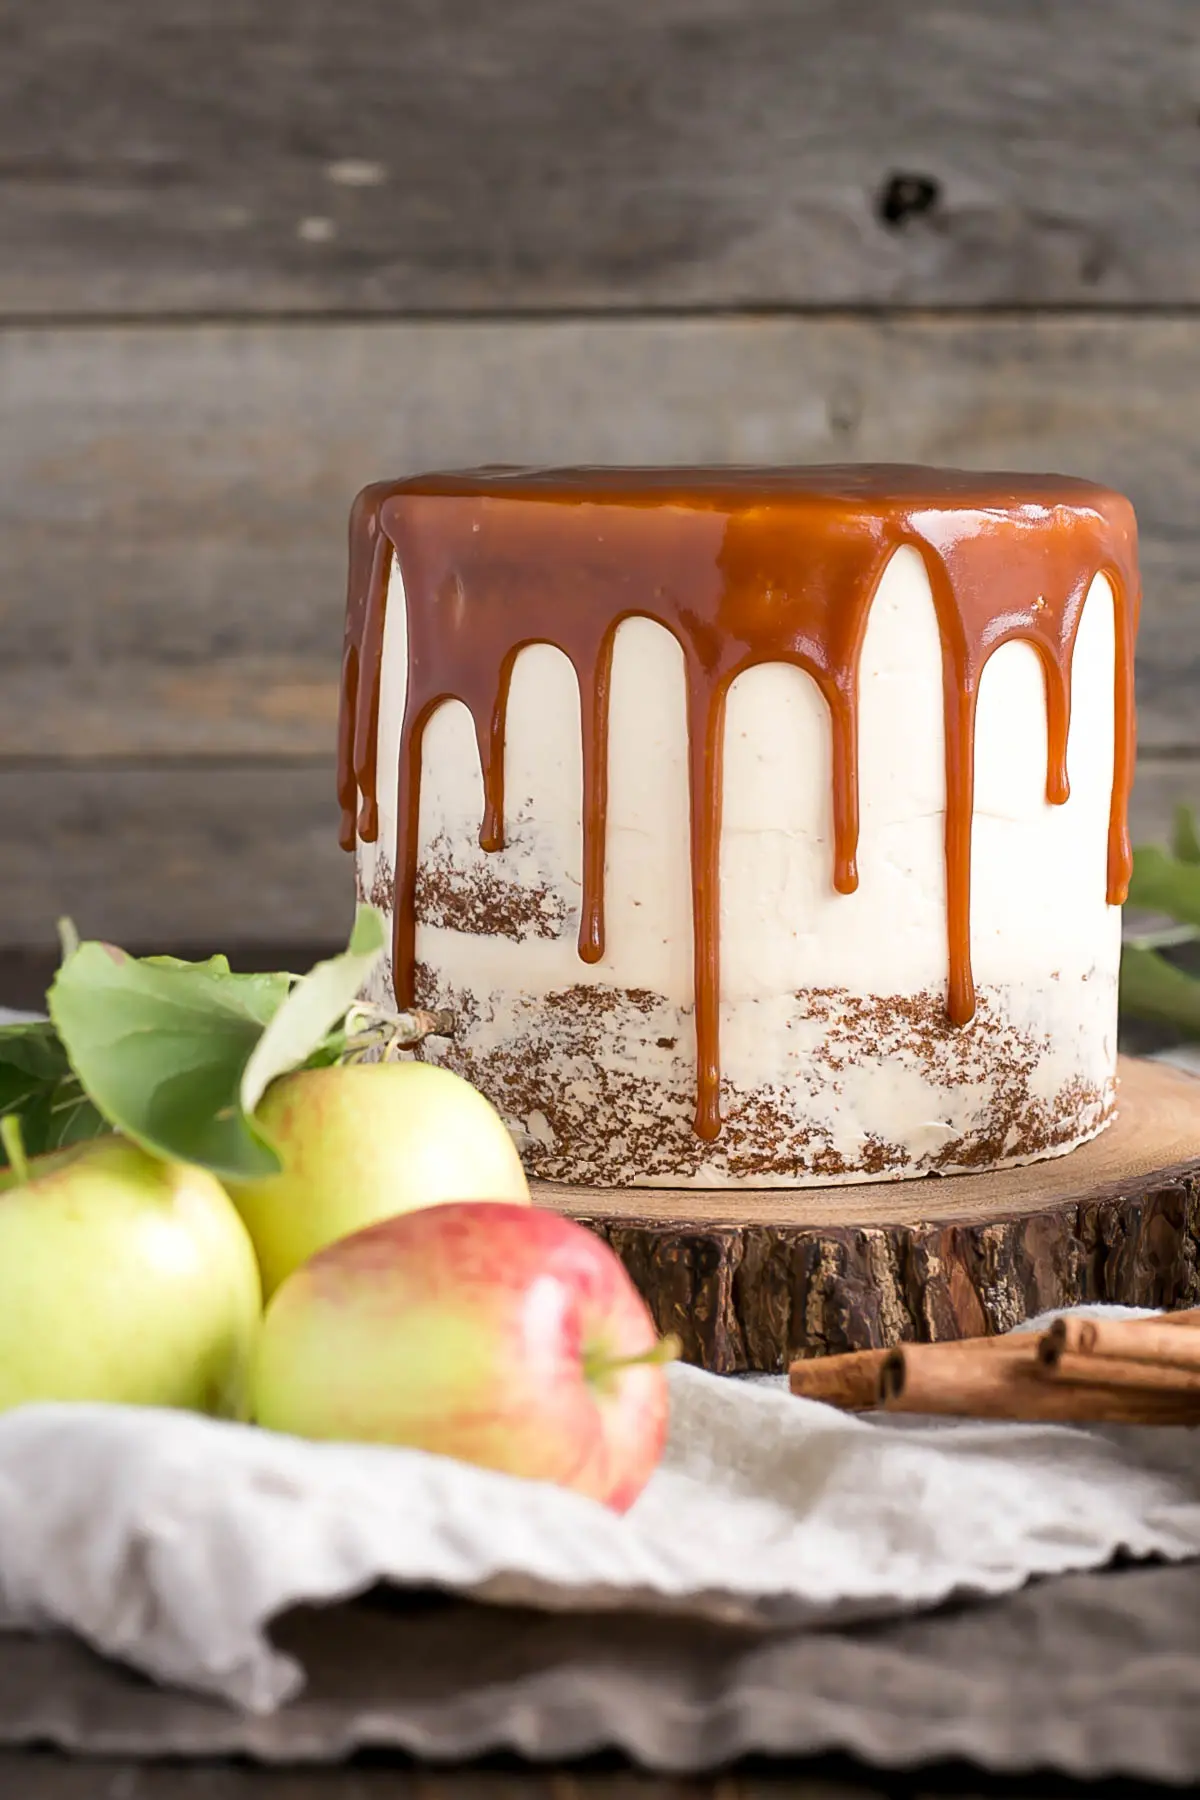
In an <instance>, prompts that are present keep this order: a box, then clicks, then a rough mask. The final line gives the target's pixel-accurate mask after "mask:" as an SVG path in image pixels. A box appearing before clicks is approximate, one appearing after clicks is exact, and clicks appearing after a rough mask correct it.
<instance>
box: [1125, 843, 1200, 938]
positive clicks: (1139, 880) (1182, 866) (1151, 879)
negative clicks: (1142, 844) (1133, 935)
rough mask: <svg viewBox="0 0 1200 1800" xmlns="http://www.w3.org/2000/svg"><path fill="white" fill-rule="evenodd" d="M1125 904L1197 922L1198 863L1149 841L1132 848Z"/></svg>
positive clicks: (1188, 922)
mask: <svg viewBox="0 0 1200 1800" xmlns="http://www.w3.org/2000/svg"><path fill="white" fill-rule="evenodd" d="M1129 904H1130V906H1137V907H1141V908H1143V909H1144V910H1145V911H1146V912H1160V913H1167V914H1169V915H1170V917H1171V918H1173V919H1178V920H1179V921H1180V923H1181V924H1185V925H1200V863H1194V862H1183V861H1180V860H1179V859H1178V858H1177V857H1174V856H1170V855H1168V853H1167V852H1166V851H1165V850H1159V849H1158V848H1157V847H1156V846H1153V845H1152V846H1149V847H1148V848H1145V849H1141V850H1136V851H1135V852H1134V856H1133V879H1132V881H1131V882H1130V884H1129Z"/></svg>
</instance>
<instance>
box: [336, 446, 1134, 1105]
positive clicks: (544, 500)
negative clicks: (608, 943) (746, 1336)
mask: <svg viewBox="0 0 1200 1800" xmlns="http://www.w3.org/2000/svg"><path fill="white" fill-rule="evenodd" d="M904 545H909V546H912V547H913V548H915V549H916V550H917V551H918V553H919V554H920V555H921V557H922V558H923V560H924V563H925V567H926V570H927V572H928V576H929V582H930V587H931V590H932V593H933V599H934V605H935V608H936V612H937V618H938V626H939V631H940V635H941V642H942V664H943V694H944V707H945V755H946V821H945V853H946V906H947V930H948V953H949V965H948V994H947V1005H948V1010H949V1013H950V1016H951V1017H952V1018H953V1019H954V1020H956V1021H957V1022H959V1023H966V1022H967V1021H968V1020H969V1019H970V1018H971V1016H972V1014H973V1013H974V1010H975V992H974V982H973V977H972V970H971V836H972V815H973V811H974V762H975V745H974V740H975V712H976V704H977V700H978V693H979V682H980V678H981V676H982V674H983V670H984V667H985V666H986V664H987V661H988V658H989V657H990V656H991V655H992V654H993V652H994V651H995V650H997V649H999V647H1000V646H1001V645H1002V644H1005V643H1009V642H1011V641H1013V640H1014V639H1019V640H1022V641H1024V642H1027V643H1029V644H1031V645H1032V646H1033V648H1034V649H1035V651H1036V652H1037V654H1038V656H1039V658H1040V660H1041V664H1042V668H1043V672H1044V679H1045V691H1046V719H1047V738H1048V756H1047V770H1046V797H1047V800H1048V801H1049V802H1050V803H1051V804H1053V805H1061V804H1062V803H1063V802H1064V801H1065V800H1066V799H1067V798H1068V792H1069V790H1068V784H1067V741H1068V734H1069V728H1070V715H1071V660H1072V654H1073V651H1074V646H1075V637H1076V632H1077V630H1078V626H1079V620H1080V616H1081V614H1082V610H1083V603H1084V601H1085V599H1086V598H1087V594H1088V590H1089V588H1090V586H1091V583H1092V581H1093V580H1094V578H1095V577H1096V576H1097V575H1100V574H1103V575H1104V576H1105V577H1106V578H1107V580H1108V581H1109V583H1110V585H1111V587H1112V591H1113V595H1114V600H1115V622H1116V691H1115V755H1114V768H1113V788H1112V807H1111V813H1110V822H1109V844H1108V890H1107V897H1108V900H1109V902H1110V903H1111V904H1119V903H1120V902H1121V901H1122V900H1123V899H1124V898H1125V893H1126V890H1127V887H1128V882H1129V875H1130V869H1131V858H1130V850H1129V837H1128V830H1127V812H1128V799H1129V791H1130V787H1131V785H1132V779H1133V762H1134V730H1135V723H1134V701H1133V642H1134V635H1135V631H1136V623H1137V611H1138V604H1139V595H1138V587H1137V564H1136V526H1135V522H1134V517H1133V511H1132V508H1131V507H1130V506H1129V503H1128V502H1127V501H1126V500H1124V499H1122V498H1121V496H1120V495H1117V494H1113V493H1110V492H1109V491H1108V490H1106V489H1103V488H1099V487H1095V486H1093V485H1091V484H1090V483H1087V482H1082V481H1074V480H1070V479H1068V478H1065V477H1059V476H1018V475H974V474H962V473H954V472H946V471H939V470H932V469H914V468H904V467H895V468H889V467H870V466H863V467H847V468H828V469H779V470H617V469H612V470H601V469H580V470H559V471H526V470H507V469H504V470H482V471H477V472H475V473H473V474H465V475H443V476H424V477H420V478H417V479H416V480H412V481H408V482H400V483H397V484H392V485H388V484H380V485H377V486H375V487H372V488H368V489H366V490H365V491H364V493H363V494H361V495H360V496H359V499H358V500H357V501H356V503H355V508H354V512H353V515H352V518H351V545H350V587H349V594H348V600H347V627H346V647H345V655H344V659H343V667H342V701H341V714H340V719H339V732H338V746H339V750H338V760H339V773H338V793H339V799H340V801H341V806H342V842H343V844H344V845H346V847H347V848H352V847H353V843H354V838H355V835H356V833H357V835H358V836H359V837H361V838H362V839H364V840H365V841H368V842H369V841H371V840H373V839H374V838H375V837H376V836H377V834H378V829H379V816H378V802H377V796H376V752H377V744H378V729H379V688H380V667H381V661H382V645H383V629H384V622H385V614H386V606H387V581H388V569H389V566H390V561H391V555H392V552H393V551H394V552H395V555H396V558H397V560H398V562H399V565H400V568H401V570H402V572H403V578H404V588H405V595H406V600H407V610H408V638H409V648H408V690H407V700H406V706H405V715H404V721H403V725H402V729H401V742H400V768H399V813H398V820H397V839H398V841H397V846H396V895H395V911H394V928H395V945H394V980H395V985H396V994H397V999H398V1000H399V1001H400V1002H401V1004H403V1005H409V1004H411V1003H412V1001H413V999H414V995H413V975H414V961H415V933H416V923H415V910H414V901H415V892H416V880H417V852H418V824H419V818H418V814H419V787H420V775H421V740H422V735H423V732H424V728H425V724H426V721H427V720H428V719H429V718H430V716H431V715H432V714H433V712H434V711H435V710H436V709H437V707H439V706H440V705H441V704H442V703H443V702H444V701H446V700H450V699H455V700H459V701H461V702H462V703H463V704H464V705H465V706H466V707H467V709H468V711H469V712H470V714H471V716H472V719H473V721H474V727H475V734H476V739H477V742H478V745H479V755H480V761H481V765H482V770H483V786H484V796H485V804H484V817H483V821H482V825H481V830H480V843H481V845H482V847H483V848H484V849H485V850H489V851H491V850H498V849H501V848H503V844H504V740H505V716H506V710H507V704H508V693H509V685H510V682H511V678H512V672H513V668H514V666H515V663H516V660H517V657H518V656H519V654H520V652H521V650H522V649H524V648H525V647H526V646H527V645H530V644H538V643H544V644H551V645H554V646H555V647H556V648H557V649H559V650H561V651H562V652H563V654H564V655H565V656H567V658H568V659H569V660H570V662H571V664H572V666H573V668H574V670H575V674H576V678H577V680H578V683H579V691H580V716H581V727H582V748H583V784H584V793H583V899H582V909H581V920H580V929H579V954H580V956H581V957H582V958H583V960H584V961H585V962H593V963H594V962H598V961H600V960H601V958H602V957H603V955H604V941H605V938H604V862H605V844H606V835H607V765H608V720H609V689H610V683H611V671H612V654H613V641H614V638H615V635H616V632H617V629H618V627H619V626H620V624H621V623H622V621H623V620H624V619H627V618H632V617H639V616H640V617H644V618H649V619H652V620H654V621H655V622H656V623H657V624H659V625H661V626H663V627H664V629H666V630H667V631H669V632H670V633H671V634H672V636H673V637H674V638H675V639H676V641H677V642H678V644H679V645H680V648H681V650H682V652H683V659H684V671H685V681H686V687H687V725H688V739H689V746H688V762H689V781H690V796H691V798H690V811H691V858H692V893H693V923H694V938H695V943H694V970H695V1025H696V1060H697V1075H696V1130H697V1132H698V1134H699V1135H700V1136H701V1137H703V1138H713V1137H715V1136H716V1135H717V1133H718V1132H719V1130H720V1125H721V1116H720V1087H721V1067H720V1042H719V1035H720V1034H719V1019H720V992H721V970H720V848H721V794H722V744H723V734H724V718H725V704H726V699H727V696H728V693H729V688H730V686H731V685H732V683H733V682H734V681H735V680H736V678H737V677H738V675H740V674H741V673H742V672H743V670H745V669H749V668H752V667H754V666H755V665H757V664H759V663H766V662H784V663H790V664H792V665H794V666H795V667H797V668H801V669H804V670H805V671H806V673H807V674H809V675H810V676H811V677H812V678H813V680H814V681H815V682H816V683H817V685H818V687H819V689H820V691H821V693H822V694H823V696H824V698H825V701H826V704H827V706H828V708H829V715H830V723H831V732H832V749H833V796H832V798H833V822H834V843H833V857H832V865H831V869H830V878H831V880H832V882H833V885H834V886H835V888H836V889H837V890H838V891H839V892H840V893H847V894H848V893H852V892H853V891H854V889H855V888H856V886H857V884H858V870H857V849H858V821H859V795H858V668H859V659H860V655H861V651H862V644H863V638H864V635H865V632H866V627H867V620H868V617H869V614H870V608H871V603H872V601H873V599H874V596H875V591H876V588H877V586H878V583H879V579H880V577H881V575H882V573H883V570H884V568H885V567H886V566H887V563H888V562H889V561H890V559H891V557H892V556H893V555H894V553H895V552H896V551H897V550H898V549H900V548H901V547H902V546H904ZM797 773H798V777H799V775H800V774H801V772H799V771H798V772H797ZM360 796H361V806H360ZM356 815H357V817H356Z"/></svg>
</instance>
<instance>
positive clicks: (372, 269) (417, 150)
mask: <svg viewBox="0 0 1200 1800" xmlns="http://www.w3.org/2000/svg"><path fill="white" fill-rule="evenodd" d="M1195 54H1196V14H1195V7H1194V3H1193V0H1048V3H1047V0H1004V4H1003V5H999V6H988V5H984V4H980V3H979V0H907V3H906V4H905V5H903V6H900V5H896V4H895V3H894V0H592V3H591V4H588V5H586V6H585V5H563V4H562V0H508V3H507V4H505V5H503V6H496V5H494V4H492V3H491V0H394V3H393V4H391V5H385V4H383V3H382V0H339V4H338V5H336V6H332V5H327V4H321V3H320V0H297V3H295V4H292V5H290V6H287V7H286V8H285V7H281V6H280V5H279V4H278V0H172V3H171V5H170V6H167V7H164V6H161V5H156V4H155V3H154V0H107V3H106V4H105V5H104V6H96V5H95V4H94V3H93V0H40V3H39V4H38V5H37V6H33V5H30V4H28V3H27V0H4V4H3V6H2V7H0V178H2V186H0V194H2V196H3V197H2V199H0V241H2V242H3V243H4V245H5V254H4V257H3V259H2V263H0V306H3V308H4V310H6V311H7V312H9V313H19V312H24V313H31V312H45V311H52V312H56V313H59V314H72V315H74V314H80V313H97V312H101V313H102V312H114V311H119V312H136V313H139V314H147V313H149V314H155V313H160V312H165V311H173V312H196V311H198V310H213V309H217V310H221V311H232V312H244V311H247V310H268V311H270V310H279V309H281V308H286V309H290V310H298V311H311V310H317V311H321V310H326V309H330V308H333V309H352V310H366V311H372V312H391V311H397V310H401V309H403V310H409V311H411V310H414V309H419V310H423V311H444V310H445V309H447V308H455V309H466V310H472V311H481V312H485V313H488V312H493V311H495V310H496V309H497V308H500V307H503V308H526V309H532V310H537V311H543V310H546V309H553V308H562V307H584V308H588V309H608V308H611V307H616V306H622V307H648V306H652V307H663V306H665V307H681V306H701V307H740V306H762V305H766V306H796V305H806V306H807V305H835V306H861V305H864V304H871V305H896V304H905V305H917V306H925V305H929V304H938V305H945V304H954V305H964V304H965V305H976V304H988V305H1021V306H1026V305H1031V304H1048V303H1049V304H1057V305H1062V304H1072V305H1084V306H1093V305H1096V304H1112V303H1124V302H1130V301H1132V302H1137V303H1145V302H1148V303H1153V304H1155V305H1181V304H1192V303H1195V302H1196V301H1197V300H1200V233H1197V230H1196V225H1197V178H1198V176H1200V129H1198V127H1197V116H1196V115H1197V89H1196V84H1195Z"/></svg>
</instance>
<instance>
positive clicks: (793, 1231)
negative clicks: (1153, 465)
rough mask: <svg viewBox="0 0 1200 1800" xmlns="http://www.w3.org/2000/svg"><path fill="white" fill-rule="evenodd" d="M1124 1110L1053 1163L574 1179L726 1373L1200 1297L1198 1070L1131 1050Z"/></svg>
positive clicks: (659, 1299) (593, 1212)
mask: <svg viewBox="0 0 1200 1800" xmlns="http://www.w3.org/2000/svg"><path fill="white" fill-rule="evenodd" d="M1120 1076H1121V1089H1120V1102H1119V1106H1120V1110H1119V1115H1118V1117H1117V1119H1116V1121H1115V1122H1114V1123H1113V1124H1112V1125H1111V1126H1109V1128H1108V1130H1107V1131H1105V1132H1102V1133H1101V1135H1100V1136H1099V1137H1098V1138H1096V1139H1095V1140H1094V1141H1093V1142H1092V1143H1090V1144H1085V1145H1084V1146H1083V1147H1082V1149H1079V1150H1075V1151H1073V1152H1072V1153H1071V1154H1070V1155H1068V1156H1064V1157H1060V1158H1057V1159H1055V1160H1052V1161H1049V1162H1040V1163H1031V1164H1029V1165H1028V1166H1026V1167H1023V1168H1018V1169H1005V1170H1001V1171H999V1172H996V1173H992V1174H979V1175H950V1176H941V1177H938V1176H934V1177H932V1178H930V1179H926V1180H921V1181H897V1182H864V1183H862V1184H858V1185H855V1186H851V1187H835V1188H758V1189H755V1190H753V1191H751V1192H747V1191H745V1190H741V1191H740V1192H736V1193H733V1192H729V1191H728V1190H721V1189H712V1188H710V1189H703V1188H694V1189H689V1188H622V1189H604V1188H566V1187H560V1186H558V1185H556V1184H551V1183H540V1184H535V1198H536V1199H537V1200H538V1201H539V1202H540V1203H541V1204H542V1205H545V1206H552V1207H554V1208H555V1209H556V1210H557V1211H559V1212H562V1213H566V1214H568V1215H569V1216H570V1217H571V1218H574V1219H578V1220H580V1222H581V1223H582V1224H585V1225H588V1226H590V1227H591V1228H592V1230H594V1231H597V1232H599V1233H600V1235H601V1236H602V1237H604V1238H606V1239H607V1241H608V1242H609V1243H610V1244H611V1245H612V1247H613V1249H614V1250H615V1251H616V1252H617V1254H618V1255H619V1256H620V1257H621V1260H622V1261H623V1262H624V1264H625V1266H626V1268H627V1269H628V1270H629V1273H630V1274H631V1275H632V1276H633V1279H634V1281H635V1282H636V1283H637V1285H638V1287H639V1288H640V1289H641V1292H642V1293H643V1294H644V1295H645V1297H646V1300H647V1302H648V1303H649V1305H650V1308H651V1311H652V1312H653V1314H654V1318H655V1321H656V1323H657V1325H658V1328H659V1330H660V1331H664V1332H666V1331H673V1332H675V1333H677V1334H678V1336H679V1338H680V1340H681V1342H682V1344H683V1354H684V1357H685V1358H686V1360H687V1361H688V1362H693V1363H698V1364H699V1365H700V1366H701V1367H702V1368H705V1369H712V1370H714V1371H716V1372H717V1373H718V1374H732V1373H734V1372H735V1371H738V1370H746V1369H756V1370H764V1371H772V1372H777V1371H779V1370H782V1369H784V1368H786V1366H787V1364H788V1362H789V1361H790V1360H792V1359H793V1358H795V1357H797V1356H803V1355H806V1354H807V1355H818V1354H821V1353H823V1352H826V1351H837V1350H863V1349H868V1348H871V1347H875V1346H880V1345H888V1344H895V1343H900V1342H903V1341H904V1340H906V1339H908V1340H911V1339H922V1340H926V1339H935V1340H936V1339H944V1338H957V1337H974V1336H978V1335H980V1334H982V1333H988V1332H999V1331H1007V1330H1008V1329H1009V1328H1010V1326H1013V1325H1016V1324H1019V1322H1020V1321H1021V1320H1022V1319H1025V1318H1028V1317H1030V1316H1031V1315H1033V1314H1035V1313H1038V1312H1042V1311H1044V1310H1045V1309H1046V1308H1047V1307H1052V1306H1071V1305H1076V1304H1078V1303H1079V1302H1081V1301H1086V1300H1102V1301H1103V1300H1107V1301H1118V1302H1121V1303H1122V1304H1124V1305H1127V1306H1168V1307H1170V1306H1183V1305H1189V1304H1190V1305H1197V1304H1200V1081H1197V1080H1196V1079H1195V1077H1193V1076H1189V1075H1185V1074H1181V1073H1180V1072H1179V1071H1178V1070H1175V1069H1171V1068H1167V1067H1164V1066H1163V1065H1162V1064H1159V1063H1152V1062H1144V1061H1140V1060H1138V1059H1135V1058H1129V1057H1126V1058H1123V1059H1122V1061H1121V1065H1120Z"/></svg>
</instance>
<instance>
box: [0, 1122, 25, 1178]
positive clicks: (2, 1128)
mask: <svg viewBox="0 0 1200 1800" xmlns="http://www.w3.org/2000/svg"><path fill="white" fill-rule="evenodd" d="M0 1143H2V1144H3V1145H4V1153H5V1155H6V1156H7V1157H8V1160H9V1164H10V1166H11V1167H12V1169H13V1171H14V1173H15V1175H16V1177H17V1180H18V1181H20V1182H26V1181H28V1180H29V1158H28V1157H27V1156H26V1154H25V1137H24V1134H23V1132H22V1130H21V1120H20V1118H19V1116H18V1115H17V1114H16V1113H5V1115H4V1117H3V1118H0Z"/></svg>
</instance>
